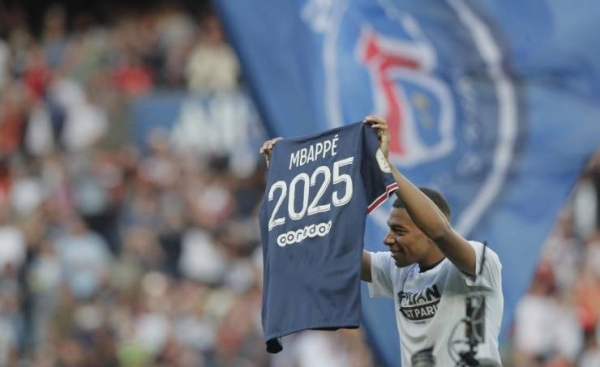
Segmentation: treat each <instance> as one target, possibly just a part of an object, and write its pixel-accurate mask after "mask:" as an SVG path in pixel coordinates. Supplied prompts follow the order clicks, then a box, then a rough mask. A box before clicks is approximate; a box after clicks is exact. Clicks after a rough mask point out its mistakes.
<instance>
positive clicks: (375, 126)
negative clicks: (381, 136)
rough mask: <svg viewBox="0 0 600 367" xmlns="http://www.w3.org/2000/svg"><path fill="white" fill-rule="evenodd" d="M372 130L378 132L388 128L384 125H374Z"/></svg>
mask: <svg viewBox="0 0 600 367" xmlns="http://www.w3.org/2000/svg"><path fill="white" fill-rule="evenodd" d="M371 128H373V129H376V130H377V131H384V130H387V129H388V126H387V125H384V124H372V125H371Z"/></svg>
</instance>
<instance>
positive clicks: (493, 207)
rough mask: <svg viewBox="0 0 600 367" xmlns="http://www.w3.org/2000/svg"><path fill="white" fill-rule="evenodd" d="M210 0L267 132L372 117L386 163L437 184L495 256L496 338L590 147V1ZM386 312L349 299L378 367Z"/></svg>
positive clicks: (460, 225)
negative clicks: (499, 312)
mask: <svg viewBox="0 0 600 367" xmlns="http://www.w3.org/2000/svg"><path fill="white" fill-rule="evenodd" d="M215 3H216V5H217V9H218V11H219V13H220V15H221V17H222V19H223V21H224V24H225V27H226V30H227V31H228V34H229V36H230V37H231V41H232V42H233V44H234V46H235V47H236V49H237V51H238V54H239V56H240V58H241V61H242V65H243V67H244V71H245V76H246V78H247V81H248V84H249V86H250V88H251V89H252V91H253V95H254V98H255V100H256V102H257V104H258V107H259V109H260V111H261V113H262V115H263V117H264V119H265V121H266V123H267V127H268V129H269V130H270V133H271V135H273V136H275V135H283V136H287V137H292V136H298V135H303V134H308V133H314V132H316V131H322V130H326V129H328V128H332V127H335V126H339V125H343V124H347V123H351V122H355V121H358V120H361V119H362V118H363V117H364V116H366V115H368V114H371V113H376V114H378V115H382V116H384V117H386V118H387V120H388V122H389V124H390V130H391V133H392V137H394V138H396V139H394V141H393V142H392V144H391V154H392V158H393V160H394V162H395V164H396V165H397V166H398V168H399V169H400V170H401V171H402V172H403V173H404V174H405V175H406V176H407V177H409V178H410V179H411V180H413V182H415V183H416V184H419V185H427V186H431V187H435V188H438V189H440V190H441V191H442V192H443V193H444V194H445V195H446V196H447V197H448V199H449V201H450V204H451V206H452V208H453V212H454V213H455V215H454V218H453V224H454V226H455V228H457V229H458V230H459V231H460V232H461V233H463V235H465V236H466V237H468V238H471V239H475V240H480V241H487V242H488V244H489V245H490V246H491V247H492V248H493V249H494V250H495V251H496V252H497V253H498V254H499V256H500V258H501V260H502V262H503V265H504V269H503V282H504V295H505V304H506V309H505V316H504V321H503V331H504V333H506V330H507V326H509V324H510V322H511V321H512V316H513V312H514V308H515V304H516V302H517V300H518V298H519V297H520V296H521V295H522V294H523V292H524V291H525V289H526V287H527V285H528V283H529V279H530V277H531V275H532V273H533V270H534V267H535V264H536V263H537V259H538V255H539V253H540V248H541V244H542V243H543V241H544V239H545V238H546V236H547V235H548V233H549V231H550V230H551V228H552V226H553V224H554V222H555V219H556V217H557V214H558V211H559V210H560V208H561V206H562V205H563V204H564V201H565V199H566V198H567V196H568V193H569V191H570V190H571V188H572V186H573V184H574V182H575V180H576V178H577V176H578V174H579V172H580V170H581V168H582V167H583V164H584V162H585V160H586V158H587V157H588V155H589V154H590V153H591V152H592V151H594V150H595V149H597V148H598V144H599V143H600V103H599V101H600V82H599V81H600V32H597V31H594V29H596V28H597V24H598V22H599V21H600V3H598V2H597V1H596V0H578V1H571V0H552V1H551V0H530V1H528V0H519V1H517V0H510V1H506V0H477V1H466V0H352V1H349V0H288V1H278V0H245V1H237V0H219V1H216V2H215ZM388 209H389V206H388V208H383V209H382V210H380V211H379V212H376V213H375V215H374V216H372V218H371V220H370V223H369V224H368V229H367V235H366V242H365V243H366V246H367V248H369V249H372V250H380V249H383V245H382V244H381V242H382V238H383V234H384V231H385V219H386V216H387V212H386V210H388ZM363 293H365V292H363ZM392 306H393V305H392V303H391V302H385V301H376V300H364V302H363V309H364V320H365V325H366V326H367V330H368V331H369V334H370V336H371V338H372V339H371V340H372V341H373V344H374V346H375V347H376V350H377V351H378V353H379V354H380V356H381V358H382V360H383V361H384V363H385V364H386V365H389V366H393V365H397V361H398V353H399V352H398V349H399V344H398V339H397V332H396V326H395V325H396V323H395V321H394V312H393V309H392Z"/></svg>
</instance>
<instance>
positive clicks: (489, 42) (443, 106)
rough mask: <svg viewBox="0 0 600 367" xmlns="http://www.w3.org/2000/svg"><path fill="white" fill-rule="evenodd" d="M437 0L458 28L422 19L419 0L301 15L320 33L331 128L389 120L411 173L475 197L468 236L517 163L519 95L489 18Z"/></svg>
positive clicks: (319, 8) (396, 152) (393, 151)
mask: <svg viewBox="0 0 600 367" xmlns="http://www.w3.org/2000/svg"><path fill="white" fill-rule="evenodd" d="M433 3H435V4H429V6H436V7H438V8H440V9H442V10H444V11H443V12H442V11H440V14H443V15H444V17H450V18H452V19H444V23H448V24H453V26H454V27H457V28H458V29H459V31H455V32H452V33H451V34H450V32H447V31H445V30H444V29H443V27H432V26H431V25H428V24H421V23H420V22H422V21H425V20H421V19H424V17H422V12H423V11H424V10H423V4H422V3H421V2H420V1H417V0H407V1H405V2H403V3H402V5H403V6H402V9H400V8H399V7H398V5H397V3H396V2H393V1H390V0H378V1H375V2H374V1H358V2H357V3H352V4H350V3H349V2H347V1H327V0H318V1H317V0H312V1H308V2H306V3H305V6H304V8H303V12H302V17H303V19H304V21H305V22H307V23H308V24H309V25H311V28H312V30H313V31H314V32H315V33H318V34H320V35H321V37H322V58H323V60H322V65H323V71H322V73H323V74H322V75H323V80H324V82H323V93H322V95H323V99H324V102H323V106H324V107H323V109H324V112H323V113H324V115H325V120H326V121H327V123H328V124H329V126H330V127H335V126H340V125H343V124H345V123H348V122H352V121H354V120H356V117H357V116H365V115H367V114H377V115H380V116H383V117H385V118H386V120H387V121H388V124H389V129H390V133H391V136H392V141H391V142H390V157H391V159H392V162H394V163H395V164H396V165H397V166H398V167H400V168H401V169H402V170H403V172H405V173H406V174H408V175H409V176H410V177H412V178H413V179H414V180H415V181H416V182H418V183H419V184H423V185H428V186H433V187H448V186H450V185H454V184H455V183H456V182H461V185H462V186H463V187H455V188H453V190H452V191H453V192H452V193H450V195H449V196H450V200H453V199H454V197H453V196H454V195H456V196H461V195H462V196H468V199H465V198H462V197H457V198H456V201H457V202H460V203H467V205H466V206H462V207H461V206H460V205H458V207H457V211H456V212H457V213H458V217H457V219H458V223H457V228H458V229H459V230H461V231H463V232H465V233H468V232H469V231H470V230H471V229H472V228H473V226H474V225H475V224H476V222H477V221H478V220H479V219H480V218H481V216H482V215H483V214H484V213H485V211H486V210H487V209H488V208H489V207H490V205H491V204H492V203H493V201H494V199H495V198H496V197H497V195H498V194H499V192H500V190H501V187H502V183H503V182H504V180H505V177H506V174H507V173H508V170H509V167H510V165H511V162H512V160H513V155H514V150H515V146H516V141H517V139H516V137H517V135H518V131H517V113H518V111H517V110H518V102H517V98H516V92H515V88H514V86H513V83H512V80H511V79H510V78H509V77H508V76H507V75H506V74H505V71H504V65H503V64H502V62H503V60H502V57H501V55H502V52H501V50H500V45H499V44H498V42H497V41H496V39H495V38H494V35H493V34H492V32H491V30H490V28H489V26H488V25H487V23H485V22H484V21H483V20H482V19H480V18H479V16H478V15H477V13H476V12H475V11H474V10H472V9H471V8H470V7H468V6H467V5H466V3H465V2H463V1H462V0H436V1H433ZM364 14H369V17H365V16H364ZM482 70H484V71H485V72H482ZM424 166H425V167H427V168H426V169H423V168H424ZM465 177H472V178H474V179H473V180H471V181H465V180H464V178H465Z"/></svg>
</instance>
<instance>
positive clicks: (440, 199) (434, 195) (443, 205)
mask: <svg viewBox="0 0 600 367" xmlns="http://www.w3.org/2000/svg"><path fill="white" fill-rule="evenodd" d="M419 190H421V192H422V193H423V194H425V196H427V197H428V198H429V200H431V201H433V203H434V204H435V205H436V206H437V207H438V209H439V210H440V211H441V212H442V213H444V215H445V216H446V218H448V219H450V216H451V215H452V212H451V210H450V205H448V201H446V198H445V197H444V195H442V193H441V192H439V191H437V190H434V189H430V188H428V187H419ZM392 206H393V207H394V208H397V209H405V208H406V207H405V206H404V203H403V202H402V200H400V198H398V197H397V198H396V201H394V204H393V205H392Z"/></svg>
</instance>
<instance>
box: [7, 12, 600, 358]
mask: <svg viewBox="0 0 600 367" xmlns="http://www.w3.org/2000/svg"><path fill="white" fill-rule="evenodd" d="M0 4H2V5H1V6H0V154H1V160H0V269H1V272H2V273H1V276H0V365H7V366H12V365H17V366H55V365H56V366H111V365H115V366H116V365H122V366H209V367H212V366H214V367H219V366H234V367H237V366H256V367H259V366H274V367H275V366H276V367H279V366H281V367H284V366H298V367H304V366H311V367H313V366H328V367H334V366H377V365H378V361H377V356H376V355H375V354H374V353H373V352H372V351H371V349H370V347H369V344H368V342H367V340H366V338H365V336H364V335H363V333H362V331H361V330H358V331H339V332H335V333H316V332H305V333H300V334H297V335H295V336H293V337H292V339H293V341H291V340H290V342H289V343H288V346H289V347H287V348H286V350H285V352H284V353H282V354H280V355H277V356H274V357H273V356H268V355H267V354H266V353H265V351H264V344H263V340H262V334H261V332H262V331H261V327H260V302H261V299H260V297H261V289H260V287H261V284H260V282H261V261H262V260H261V256H260V248H259V247H260V246H259V237H258V230H257V217H256V214H257V205H258V204H259V202H260V200H261V197H262V193H263V192H262V190H263V188H264V186H263V185H264V173H265V168H264V165H263V163H262V161H261V160H260V157H258V154H256V152H257V148H258V144H259V143H260V142H261V141H262V139H264V138H265V137H266V133H265V132H264V131H263V128H262V126H261V124H260V119H259V118H258V114H257V113H256V112H255V111H254V109H253V108H252V104H251V102H250V99H249V97H248V95H247V93H246V85H245V82H244V77H243V75H241V72H240V67H239V63H238V61H237V59H236V56H235V54H234V52H233V50H232V48H231V47H230V46H229V45H228V43H227V40H226V37H225V36H224V34H223V33H222V31H221V29H220V26H219V20H218V19H217V17H216V16H215V15H214V13H213V11H212V10H211V7H210V4H209V3H208V2H206V1H194V2H192V1H179V2H177V1H169V2H166V1H165V2H163V1H150V2H148V1H144V2H142V1H129V2H127V4H124V3H122V2H117V1H103V2H95V1H88V2H85V3H82V2H76V1H70V2H62V3H55V4H51V3H48V2H42V1H37V2H36V1H34V2H19V1H12V2H10V1H8V2H2V3H0ZM599 190H600V154H596V155H595V156H594V157H592V158H591V159H590V161H589V164H588V166H587V168H586V170H585V171H584V172H582V176H581V178H580V180H579V182H578V185H577V186H576V188H575V189H574V191H573V194H572V198H571V200H570V201H569V203H568V204H567V205H566V207H565V208H564V210H563V212H562V214H561V218H560V220H559V222H558V223H557V224H556V227H555V230H554V232H553V233H552V235H551V236H550V237H549V238H548V240H547V241H546V244H545V245H544V250H543V255H542V256H541V260H540V263H539V264H538V269H537V271H536V272H535V276H534V278H533V279H532V281H531V286H530V288H529V290H528V292H527V293H526V294H525V295H524V296H523V297H522V299H521V300H520V301H519V303H518V305H517V308H516V317H515V320H514V323H513V326H512V327H511V331H510V333H509V337H508V338H507V339H506V340H503V342H502V353H503V355H504V358H505V365H506V366H536V365H539V366H556V367H558V366H565V367H566V366H582V367H592V366H598V365H600V346H599V343H598V340H599V338H598V334H599V333H600V327H599V323H598V315H599V313H600V226H599V222H600V215H598V207H599V206H598V204H597V202H598V199H599V198H600V191H599ZM508 267H509V265H507V264H505V271H506V268H508Z"/></svg>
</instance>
